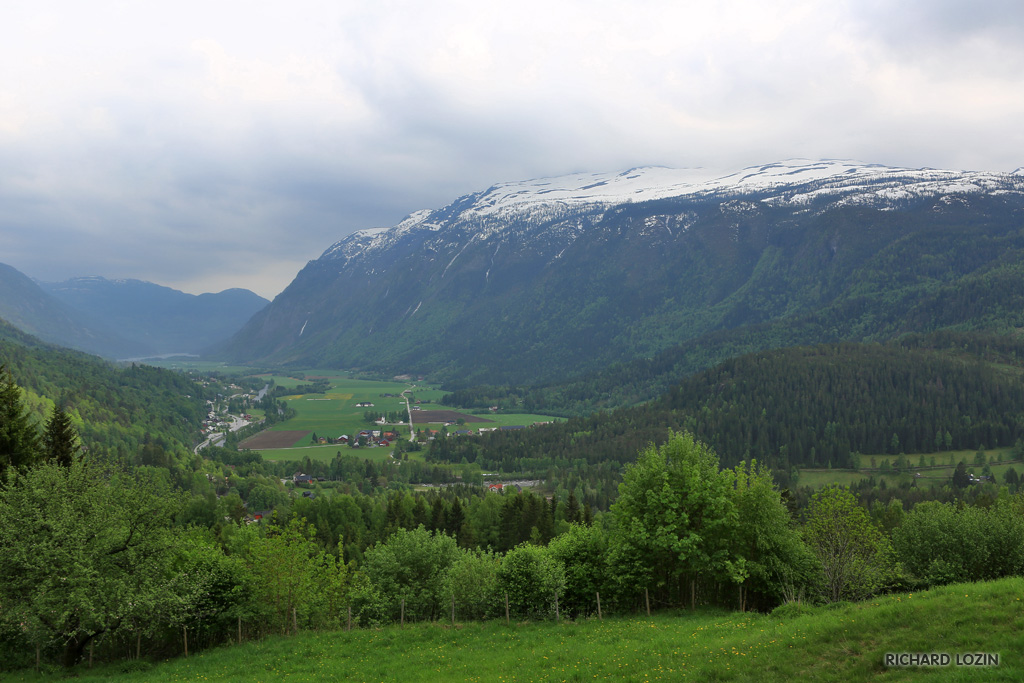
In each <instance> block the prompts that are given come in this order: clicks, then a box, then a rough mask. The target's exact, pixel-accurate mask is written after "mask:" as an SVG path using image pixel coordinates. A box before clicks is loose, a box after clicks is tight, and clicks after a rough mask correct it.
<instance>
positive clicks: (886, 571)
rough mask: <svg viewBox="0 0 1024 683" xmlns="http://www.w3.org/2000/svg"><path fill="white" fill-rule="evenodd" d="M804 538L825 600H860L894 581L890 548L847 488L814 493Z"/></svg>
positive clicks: (827, 489)
mask: <svg viewBox="0 0 1024 683" xmlns="http://www.w3.org/2000/svg"><path fill="white" fill-rule="evenodd" d="M804 537H805V539H806V540H807V543H808V545H809V546H810V548H811V551H812V552H813V553H814V555H815V557H816V558H817V559H818V562H819V563H820V565H821V575H820V581H819V592H820V594H821V596H822V597H823V598H824V599H825V600H827V601H830V602H835V601H838V600H858V599H861V598H864V597H867V596H869V595H872V594H874V593H876V592H877V591H879V590H881V589H883V588H885V587H886V586H888V585H890V584H891V583H892V581H893V580H894V579H895V576H896V563H895V558H894V553H893V551H892V546H891V545H890V543H889V541H888V539H887V538H886V537H885V536H883V535H882V532H881V531H879V529H878V527H876V526H875V525H874V524H872V523H871V520H870V519H869V518H868V513H867V511H866V510H865V509H864V508H862V507H861V506H859V505H858V504H857V499H856V498H854V496H853V494H852V493H850V491H849V489H846V488H839V487H834V486H833V487H829V488H826V489H824V490H822V491H820V492H818V493H816V494H814V496H813V497H812V498H811V503H810V506H809V507H808V516H807V524H806V526H805V527H804Z"/></svg>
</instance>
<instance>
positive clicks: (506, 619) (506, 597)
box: [505, 591, 511, 626]
mask: <svg viewBox="0 0 1024 683" xmlns="http://www.w3.org/2000/svg"><path fill="white" fill-rule="evenodd" d="M509 623H511V622H510V621H509V618H508V591H505V625H506V626H508V625H509Z"/></svg>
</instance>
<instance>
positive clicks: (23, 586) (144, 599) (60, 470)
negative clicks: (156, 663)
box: [0, 460, 179, 665]
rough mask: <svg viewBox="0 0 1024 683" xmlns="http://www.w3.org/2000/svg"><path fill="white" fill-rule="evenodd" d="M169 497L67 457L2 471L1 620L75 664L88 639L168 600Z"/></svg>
mask: <svg viewBox="0 0 1024 683" xmlns="http://www.w3.org/2000/svg"><path fill="white" fill-rule="evenodd" d="M178 505H179V504H178V501H177V500H176V499H174V498H172V497H170V496H168V495H166V494H161V493H160V492H159V491H157V490H155V489H154V487H153V486H152V485H149V484H146V483H145V482H139V481H136V480H134V479H132V478H130V477H128V476H125V475H115V476H108V475H107V474H106V473H104V472H102V471H100V470H99V469H98V468H97V467H95V466H87V465H86V464H85V463H83V462H82V461H81V460H76V461H74V462H72V463H71V464H70V466H68V467H62V466H60V465H57V464H56V463H45V464H42V465H39V466H38V467H36V468H34V469H32V470H29V471H27V472H25V473H18V472H17V471H16V470H10V471H9V472H8V475H7V480H6V482H5V484H4V485H3V488H2V489H0V576H3V577H4V580H3V582H0V605H2V606H3V611H2V613H0V614H2V619H3V620H4V621H12V620H13V621H14V622H15V623H19V622H20V623H22V624H24V625H25V632H24V635H25V637H26V638H27V639H29V640H30V641H32V642H34V643H36V644H38V645H41V646H43V647H47V648H61V649H63V660H64V662H65V664H67V665H70V664H74V663H75V662H77V661H78V659H79V658H80V657H81V654H82V651H83V649H84V647H85V646H86V645H87V644H88V643H89V642H90V641H91V640H93V639H94V638H96V637H102V636H108V635H110V634H112V633H114V632H116V631H117V630H118V629H120V628H122V627H124V626H126V625H129V624H130V623H131V622H132V621H133V620H139V619H142V618H148V617H149V615H150V614H151V613H152V612H153V611H154V610H157V611H159V609H162V608H163V607H164V606H166V604H167V603H168V601H170V600H172V596H171V593H170V591H169V589H168V585H167V583H166V581H165V578H166V576H167V569H168V567H169V563H170V561H171V558H172V552H171V549H172V539H171V536H170V521H171V517H172V515H173V514H174V512H175V510H176V509H177V507H178Z"/></svg>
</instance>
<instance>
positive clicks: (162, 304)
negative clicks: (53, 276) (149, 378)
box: [0, 264, 268, 358]
mask: <svg viewBox="0 0 1024 683" xmlns="http://www.w3.org/2000/svg"><path fill="white" fill-rule="evenodd" d="M267 303H268V302H267V300H266V299H264V298H262V297H260V296H258V295H256V294H254V293H252V292H250V291H249V290H246V289H228V290H225V291H223V292H220V293H217V294H200V295H198V296H196V295H192V294H186V293H184V292H179V291H178V290H176V289H171V288H169V287H163V286H160V285H156V284H153V283H152V282H143V281H141V280H107V279H104V278H101V277H85V278H75V279H72V280H67V281H65V282H58V283H47V282H43V283H38V282H35V281H34V280H32V279H31V278H29V277H28V276H27V275H25V274H23V273H21V272H20V271H18V270H17V269H15V268H12V267H11V266H8V265H4V264H0V318H2V319H4V320H6V321H7V322H9V323H10V324H11V325H13V326H14V327H16V328H17V329H19V330H22V331H23V332H26V333H28V334H31V335H34V336H36V337H39V338H40V339H42V340H44V341H46V342H49V343H51V344H56V345H58V346H64V347H67V348H72V349H77V350H79V351H86V352H88V353H93V354H96V355H99V356H104V357H106V358H129V357H142V356H153V355H160V354H170V353H196V354H197V353H199V352H201V351H202V350H204V349H205V348H206V347H208V346H211V345H213V344H215V343H217V342H223V340H224V339H227V338H228V337H229V336H230V335H231V334H232V333H234V332H236V331H237V330H238V329H239V328H240V327H241V326H242V325H243V324H244V323H245V321H246V320H248V319H249V318H250V317H251V316H252V314H253V313H255V312H256V311H258V310H260V309H261V308H263V307H264V306H265V305H266V304H267Z"/></svg>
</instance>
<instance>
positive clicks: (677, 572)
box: [610, 433, 743, 590]
mask: <svg viewBox="0 0 1024 683" xmlns="http://www.w3.org/2000/svg"><path fill="white" fill-rule="evenodd" d="M730 480H731V477H730V476H729V475H728V474H725V473H723V472H721V471H719V469H718V457H717V456H716V455H715V453H714V452H713V451H712V450H711V449H710V448H708V446H706V445H705V444H703V443H700V442H699V441H696V440H695V439H694V438H693V436H692V435H691V434H688V433H672V434H671V435H670V437H669V440H668V442H667V443H665V444H664V445H662V446H660V447H655V446H651V447H649V448H648V449H647V450H645V451H644V452H643V453H641V454H640V456H639V457H638V458H637V462H636V464H633V465H630V466H628V467H627V468H626V471H625V473H624V474H623V482H622V484H620V485H619V499H618V500H617V501H616V502H615V503H614V504H613V505H612V507H611V514H612V515H613V516H614V518H615V521H616V522H617V526H616V531H615V534H614V535H613V537H612V540H611V548H610V553H611V563H612V567H613V569H612V571H613V572H614V573H615V574H616V578H617V580H618V581H619V582H620V584H621V585H622V586H623V587H633V588H634V589H635V588H636V587H651V588H660V589H665V590H670V589H671V587H673V586H674V585H677V584H678V583H679V581H680V579H682V578H683V577H689V578H690V579H691V580H693V579H695V578H696V577H698V576H700V577H706V578H711V579H717V580H728V581H736V580H741V579H742V576H743V568H742V561H738V562H734V561H733V558H732V557H731V556H730V554H729V547H728V543H729V541H728V539H729V537H730V535H731V534H732V532H733V531H734V530H735V525H736V521H737V513H736V506H735V504H734V502H733V499H732V495H731V494H730V492H729V484H730Z"/></svg>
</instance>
